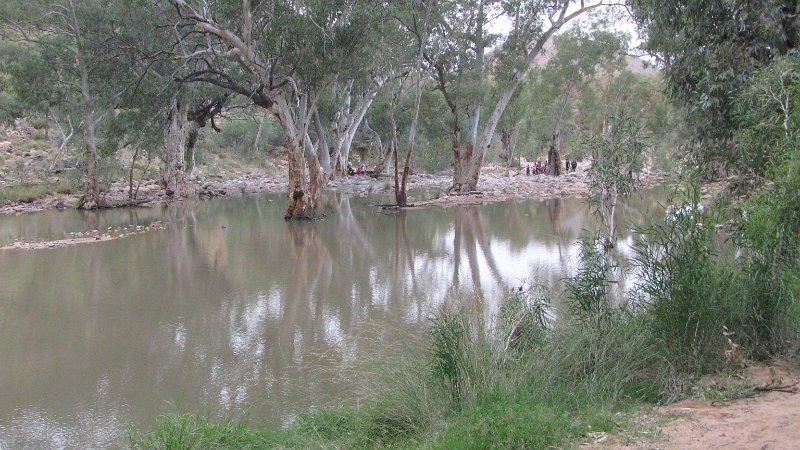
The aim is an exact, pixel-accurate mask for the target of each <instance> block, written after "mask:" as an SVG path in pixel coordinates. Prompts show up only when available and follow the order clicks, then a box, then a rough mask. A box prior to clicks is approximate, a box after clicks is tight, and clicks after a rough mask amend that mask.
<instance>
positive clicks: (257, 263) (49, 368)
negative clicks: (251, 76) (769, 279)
mask: <svg viewBox="0 0 800 450" xmlns="http://www.w3.org/2000/svg"><path fill="white" fill-rule="evenodd" d="M660 199H663V196H662V195H660V194H656V193H652V192H651V193H644V194H643V195H642V196H641V197H639V198H635V199H633V200H632V202H631V203H632V206H631V207H629V208H625V209H623V210H622V211H620V215H621V217H620V219H619V220H621V221H628V222H629V221H633V222H639V221H641V220H642V217H643V213H645V212H646V211H648V210H650V211H658V210H659V207H658V200H660ZM380 202H383V200H381V199H379V198H371V199H365V198H352V199H349V198H347V197H345V196H341V195H330V196H328V197H326V199H325V211H326V212H327V214H328V217H327V219H326V220H324V221H321V222H316V223H286V222H284V221H283V220H282V209H283V207H284V202H283V199H282V197H280V196H274V197H270V196H259V197H245V198H239V199H220V200H215V201H208V202H202V203H198V204H195V205H169V206H164V207H156V208H150V209H136V210H124V211H122V210H120V211H106V212H102V213H79V212H75V211H63V212H45V213H40V214H31V215H24V216H6V217H0V242H2V243H8V242H14V241H16V240H25V241H31V240H48V239H62V238H64V237H66V236H69V233H79V232H87V231H91V230H107V229H108V227H111V229H112V231H113V230H114V229H117V228H121V227H125V226H130V225H147V224H148V223H151V222H154V221H165V222H168V227H167V229H165V230H160V231H154V232H150V233H146V234H140V235H135V236H130V237H126V238H122V239H117V240H113V241H109V242H102V243H96V244H86V245H79V246H72V247H66V248H57V249H47V250H35V251H3V252H0V361H2V364H0V448H17V447H34V448H61V447H73V448H74V447H81V448H86V447H106V446H110V445H119V444H120V443H124V442H125V432H126V430H127V428H128V427H129V426H130V425H131V424H134V423H138V424H140V425H141V426H143V427H148V426H151V425H152V424H153V422H154V419H155V417H156V416H157V415H158V414H159V413H163V412H170V411H186V410H192V411H204V412H208V413H211V414H213V415H215V416H226V415H227V416H231V415H232V416H236V415H239V414H242V413H243V412H245V411H247V412H249V414H250V417H251V421H253V422H257V423H263V424H273V425H280V424H284V423H287V422H289V421H291V420H292V418H293V417H296V415H297V414H300V413H302V412H304V411H308V410H309V408H313V407H318V406H325V405H332V404H337V403H342V402H346V401H348V399H351V398H352V397H351V395H352V393H353V392H354V391H353V390H354V389H355V388H356V387H357V385H358V384H359V382H360V381H363V378H365V377H367V375H365V374H361V373H359V372H358V367H359V364H360V361H361V360H362V359H363V358H364V357H365V355H373V354H379V353H380V352H381V348H382V347H383V346H384V345H383V344H382V343H386V342H397V341H398V340H402V339H404V338H407V337H408V336H415V335H420V334H421V333H422V332H423V331H424V327H425V326H426V323H427V319H428V317H429V316H430V314H431V313H432V312H435V311H436V309H437V307H439V305H441V304H442V302H444V301H445V299H447V298H448V295H452V293H453V292H460V293H462V295H475V296H476V300H475V301H479V300H478V298H480V299H481V300H480V301H482V305H483V306H482V307H483V308H484V309H485V311H486V316H487V317H490V316H491V314H493V312H494V311H496V309H497V307H498V305H499V302H500V301H501V300H502V298H503V295H504V294H506V293H507V292H508V291H509V290H510V289H511V288H512V287H515V286H520V285H521V284H523V283H524V282H525V280H526V279H530V278H531V277H535V278H536V279H537V280H539V281H540V282H543V283H545V284H549V285H552V286H554V287H555V288H556V289H561V285H560V279H561V278H562V277H564V276H566V275H568V274H569V273H570V267H572V265H573V263H574V259H575V257H576V255H577V246H576V245H575V240H576V239H577V238H578V236H579V234H580V232H581V230H582V229H584V228H592V227H594V226H595V221H594V219H593V216H592V215H591V214H590V212H589V211H588V209H587V208H586V206H585V204H584V203H583V201H581V200H576V199H564V200H548V201H526V202H516V203H502V204H494V205H488V206H483V207H472V208H460V209H438V208H429V209H421V210H410V211H405V212H400V213H395V214H389V213H384V212H382V211H380V210H378V209H376V208H374V207H371V206H370V205H371V204H374V203H380ZM630 242H632V236H631V235H630V234H629V233H628V232H625V231H623V232H622V233H621V236H620V243H621V245H619V247H618V251H620V252H622V254H623V255H624V254H626V253H627V252H629V249H628V244H629V243H630ZM623 288H624V286H623Z"/></svg>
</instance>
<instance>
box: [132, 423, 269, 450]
mask: <svg viewBox="0 0 800 450" xmlns="http://www.w3.org/2000/svg"><path fill="white" fill-rule="evenodd" d="M129 440H130V442H131V447H132V448H141V449H170V450H190V449H197V448H206V449H234V448H242V449H244V448H247V449H256V448H265V447H272V446H275V445H276V444H278V442H275V441H274V440H273V439H271V434H270V433H264V432H260V431H253V430H251V429H250V428H248V424H247V421H246V420H222V421H214V420H212V419H211V418H210V417H209V416H201V415H197V414H168V415H163V416H160V417H159V418H158V426H157V427H156V428H155V429H154V430H153V431H152V432H149V433H141V432H139V431H138V430H136V429H135V428H134V429H132V430H131V431H130V432H129Z"/></svg>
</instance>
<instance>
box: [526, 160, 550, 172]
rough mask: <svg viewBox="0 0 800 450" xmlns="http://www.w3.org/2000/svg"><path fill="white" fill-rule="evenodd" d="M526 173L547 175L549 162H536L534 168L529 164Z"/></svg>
mask: <svg viewBox="0 0 800 450" xmlns="http://www.w3.org/2000/svg"><path fill="white" fill-rule="evenodd" d="M525 173H526V174H527V175H531V174H533V175H540V174H543V173H547V161H545V162H541V161H536V162H535V163H534V164H533V167H531V165H530V164H528V167H526V168H525Z"/></svg>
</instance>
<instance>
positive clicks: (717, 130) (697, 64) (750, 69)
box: [630, 0, 800, 174]
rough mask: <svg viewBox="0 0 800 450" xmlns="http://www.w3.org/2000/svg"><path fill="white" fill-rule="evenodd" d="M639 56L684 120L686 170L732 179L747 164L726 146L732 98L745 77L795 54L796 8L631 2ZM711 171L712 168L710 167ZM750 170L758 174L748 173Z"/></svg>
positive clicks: (775, 0) (772, 0)
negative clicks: (720, 171)
mask: <svg viewBox="0 0 800 450" xmlns="http://www.w3.org/2000/svg"><path fill="white" fill-rule="evenodd" d="M630 4H631V6H632V11H633V12H634V16H635V18H636V20H637V22H638V24H639V25H640V28H641V31H640V32H641V33H642V34H643V36H644V38H645V45H644V46H645V48H647V49H648V50H649V51H651V52H652V53H654V54H656V55H658V57H659V59H660V60H661V61H662V62H663V63H664V72H665V77H666V81H667V85H668V87H669V92H670V94H671V96H672V97H673V98H675V99H676V100H677V101H678V102H679V104H680V105H681V106H682V107H683V109H684V111H685V112H686V114H687V121H686V123H687V124H688V125H689V127H690V131H691V134H692V138H693V142H695V143H697V144H698V145H689V146H687V149H688V150H689V152H690V154H691V156H692V157H693V162H695V163H706V166H705V168H706V170H708V171H711V170H712V169H714V167H719V166H721V167H723V168H725V169H727V170H728V171H729V172H732V173H735V174H738V173H739V172H741V171H747V170H748V169H749V168H750V167H749V164H750V163H751V162H752V160H751V159H750V157H749V156H748V155H745V157H744V158H742V155H741V154H740V153H739V152H738V149H737V146H736V140H735V139H734V136H735V133H736V129H737V125H736V120H735V114H736V104H737V97H738V96H739V95H740V94H741V93H742V91H744V90H746V89H747V88H748V86H749V85H750V82H751V81H750V80H751V77H752V75H753V74H754V73H755V72H756V71H758V70H759V69H762V68H765V67H767V66H769V65H770V64H771V62H772V61H773V59H775V58H777V57H780V56H783V55H787V54H789V53H791V52H792V51H793V50H795V49H796V47H797V43H798V42H800V39H798V38H799V37H800V36H799V35H798V33H799V32H800V27H798V22H797V12H798V11H797V3H796V2H794V1H787V0H758V1H748V2H744V1H730V2H719V1H713V0H701V1H697V0H672V1H667V2H664V1H661V0H634V1H631V2H630ZM710 163H713V164H710ZM756 169H757V170H758V167H756Z"/></svg>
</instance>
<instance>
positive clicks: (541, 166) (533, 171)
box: [525, 159, 578, 175]
mask: <svg viewBox="0 0 800 450" xmlns="http://www.w3.org/2000/svg"><path fill="white" fill-rule="evenodd" d="M570 167H572V171H573V172H575V168H577V167H578V161H575V160H574V159H573V160H572V161H570V160H568V159H565V160H564V169H565V170H564V173H567V172H569V169H570ZM547 169H548V162H547V161H545V162H542V161H536V162H535V163H534V164H533V166H531V165H530V164H528V166H527V167H526V168H525V173H526V174H527V175H540V174H544V173H547Z"/></svg>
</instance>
